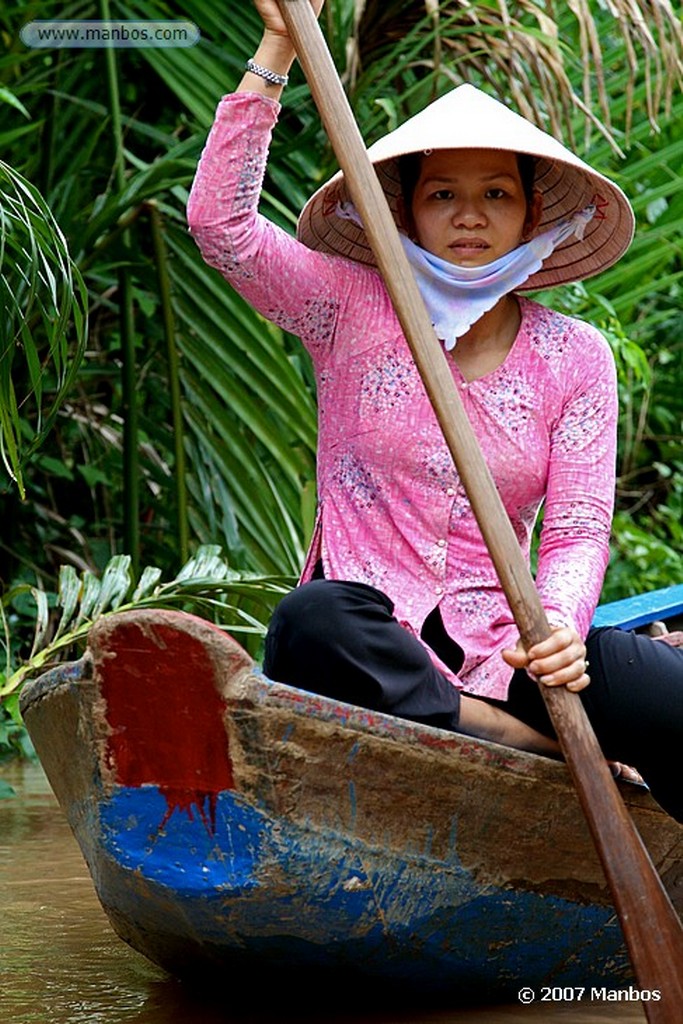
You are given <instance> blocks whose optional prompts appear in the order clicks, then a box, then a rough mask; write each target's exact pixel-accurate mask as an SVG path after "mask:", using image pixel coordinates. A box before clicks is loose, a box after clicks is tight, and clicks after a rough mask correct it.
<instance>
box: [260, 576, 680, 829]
mask: <svg viewBox="0 0 683 1024" xmlns="http://www.w3.org/2000/svg"><path fill="white" fill-rule="evenodd" d="M422 638H423V640H424V641H425V642H426V643H427V644H428V645H429V646H430V647H431V648H432V650H433V651H434V652H435V653H436V654H437V655H438V656H439V658H441V660H442V661H443V662H444V663H445V664H447V665H448V666H449V668H451V669H452V670H453V671H455V672H457V671H458V670H459V669H460V667H461V666H462V663H463V660H464V654H463V651H462V649H461V648H460V646H459V645H458V644H457V643H455V641H453V640H452V639H451V638H450V637H449V636H448V635H447V633H446V631H445V629H444V627H443V623H442V620H441V615H440V613H439V611H438V609H435V610H434V611H433V612H432V613H431V614H430V615H429V616H428V618H427V620H426V621H425V624H424V627H423V630H422ZM586 647H587V649H588V658H589V660H590V675H591V684H590V686H588V687H586V688H585V689H584V690H582V691H581V693H580V694H579V696H580V698H581V701H582V703H583V705H584V707H585V709H586V713H587V715H588V718H589V719H590V721H591V724H592V726H593V728H594V730H595V734H596V736H597V739H598V742H599V743H600V746H601V747H602V750H603V752H604V754H605V757H607V758H608V759H609V760H614V761H622V762H624V763H625V764H629V765H632V766H633V767H634V768H636V769H637V770H638V771H639V772H640V774H641V775H642V776H643V778H644V779H645V781H646V782H647V784H648V786H649V787H650V790H651V792H652V795H653V796H654V797H655V799H656V800H657V801H658V802H659V803H660V804H661V806H662V807H664V809H665V810H666V811H668V813H669V814H671V815H672V816H673V817H674V818H676V819H677V820H678V821H681V822H683V786H682V785H681V781H680V764H679V749H680V744H681V738H682V737H683V649H681V648H675V647H671V646H670V645H669V644H667V643H664V642H662V641H657V640H653V639H651V638H650V637H648V636H644V635H642V634H638V633H634V632H627V631H624V630H620V629H612V628H606V629H605V628H603V629H591V630H590V632H589V634H588V637H587V640H586ZM263 667H264V672H265V674H266V675H267V676H268V677H269V678H270V679H275V680H278V681H280V682H285V683H289V684H290V685H292V686H298V687H300V688H301V689H304V690H310V691H312V692H314V693H320V694H323V695H325V696H328V697H332V698H334V699H336V700H341V701H345V702H347V703H349V704H355V705H358V706H360V707H365V708H369V709H371V710H374V711H383V712H386V713H388V714H392V715H396V716H398V717H399V718H408V719H411V720H412V721H416V722H422V723H424V724H427V725H433V726H437V727H439V728H443V729H451V730H454V731H457V728H458V718H459V706H460V694H459V691H458V690H457V689H456V688H455V687H454V686H452V684H451V683H450V682H449V681H448V680H447V679H446V678H445V676H443V675H442V673H441V672H439V670H438V669H437V668H436V667H435V666H434V664H433V663H432V661H431V658H430V656H429V652H428V651H427V650H426V649H425V647H424V646H423V645H422V644H421V643H419V642H418V641H417V640H416V639H415V637H414V636H412V635H411V634H410V633H409V632H408V631H407V630H406V629H404V628H403V627H402V626H401V625H400V623H399V622H398V620H397V619H396V618H394V615H393V605H392V602H391V601H390V599H389V598H388V597H387V596H386V594H383V593H382V592H381V591H379V590H376V589H375V588H374V587H370V586H367V585H366V584H364V583H354V582H347V581H339V580H313V581H311V582H310V583H305V584H303V585H302V586H299V587H297V588H296V589H295V590H293V591H292V592H291V593H289V594H288V595H287V596H286V597H285V598H284V599H283V600H282V601H281V602H280V604H279V605H278V607H277V608H276V610H275V614H274V615H273V619H272V622H271V624H270V628H269V630H268V635H267V637H266V649H265V659H264V666H263ZM491 703H494V704H496V705H497V706H498V707H501V708H503V709H504V710H505V711H507V712H508V713H509V714H511V715H514V716H515V717H516V718H518V719H520V720H521V721H523V722H525V723H526V724H527V725H530V726H532V727H533V728H535V729H537V730H538V731H539V732H541V733H543V734H544V735H546V736H551V737H554V735H555V733H554V730H553V727H552V724H551V722H550V718H549V716H548V713H547V711H546V707H545V703H544V701H543V697H542V696H541V693H540V692H539V689H538V686H537V684H536V683H535V682H534V681H533V680H532V679H530V678H529V676H528V675H527V673H526V672H525V671H523V670H522V671H517V672H515V673H514V675H513V677H512V682H511V685H510V689H509V692H508V697H507V700H505V701H491Z"/></svg>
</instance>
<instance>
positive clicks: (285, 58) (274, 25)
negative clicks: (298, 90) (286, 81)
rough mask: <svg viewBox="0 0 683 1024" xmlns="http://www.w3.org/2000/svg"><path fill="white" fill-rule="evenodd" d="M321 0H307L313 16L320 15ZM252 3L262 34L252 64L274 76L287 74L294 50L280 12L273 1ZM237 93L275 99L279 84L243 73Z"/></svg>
mask: <svg viewBox="0 0 683 1024" xmlns="http://www.w3.org/2000/svg"><path fill="white" fill-rule="evenodd" d="M324 2H325V0H311V7H312V8H313V10H314V11H315V14H316V17H317V16H318V15H319V14H320V11H321V10H322V7H323V4H324ZM254 5H255V7H256V9H257V11H258V12H259V14H260V15H261V18H262V20H263V36H262V37H261V42H260V43H259V45H258V48H257V50H256V53H254V55H253V60H254V63H255V64H260V65H261V66H262V67H265V68H268V69H269V70H270V71H274V72H275V73H276V74H278V75H287V74H289V69H290V68H291V66H292V64H293V62H294V57H295V52H294V46H293V44H292V41H291V39H290V38H289V32H288V31H287V26H286V25H285V20H284V18H283V17H282V14H281V13H280V6H279V4H278V3H277V0H254ZM237 92H257V93H261V94H262V95H264V96H269V97H270V98H271V99H274V100H278V99H279V98H280V94H281V92H282V86H281V85H279V84H276V85H274V84H273V83H272V82H269V81H266V80H264V79H263V77H262V76H259V75H254V74H252V73H251V72H247V73H246V75H245V76H244V78H243V79H242V81H241V82H240V84H239V85H238V87H237Z"/></svg>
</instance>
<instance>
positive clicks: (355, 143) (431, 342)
mask: <svg viewBox="0 0 683 1024" xmlns="http://www.w3.org/2000/svg"><path fill="white" fill-rule="evenodd" d="M279 3H280V8H281V11H282V15H283V17H284V19H285V23H286V25H287V28H288V31H289V35H290V38H291V39H292V41H293V44H294V46H295V48H296V51H297V55H298V59H299V63H300V64H301V66H302V68H303V70H304V73H305V75H306V79H307V81H308V85H309V88H310V90H311V93H312V95H313V99H314V100H315V103H316V105H317V107H318V111H319V113H320V116H321V119H322V122H323V125H324V126H325V129H326V131H327V134H328V136H329V138H330V141H331V143H332V145H333V147H334V151H335V153H336V156H337V160H338V161H339V165H340V167H341V169H342V170H343V172H344V175H345V177H346V181H347V183H348V188H349V192H350V194H351V197H352V198H353V202H354V204H355V206H356V208H357V209H358V212H359V214H360V217H361V220H362V222H363V225H364V226H365V233H366V235H367V237H368V241H369V242H370V245H371V247H372V250H373V252H374V254H375V259H376V260H377V264H378V266H379V268H380V271H381V273H382V276H383V278H384V281H385V284H386V286H387V289H388V291H389V294H390V296H391V299H392V302H393V304H394V308H395V310H396V313H397V316H398V318H399V320H400V322H401V326H402V327H403V331H404V333H405V336H406V338H407V341H408V344H409V346H410V349H411V352H412V354H413V358H414V359H415V363H416V365H417V368H418V371H419V373H420V376H421V378H422V381H423V383H424V386H425V388H426V390H427V393H428V395H429V397H430V400H431V403H432V405H433V407H434V411H435V413H436V416H437V419H438V421H439V423H440V425H441V429H442V431H443V434H444V437H445V439H446V443H447V444H448V447H449V449H450V452H451V455H452V457H453V461H454V463H455V466H456V468H457V471H458V473H459V475H460V479H461V480H462V482H463V486H464V487H465V490H466V492H467V496H468V498H469V501H470V504H471V505H472V509H473V511H474V514H475V516H476V518H477V522H478V524H479V527H480V529H481V532H482V534H483V537H484V540H485V543H486V546H487V548H488V551H489V554H490V556H491V558H492V560H493V563H494V565H495V568H496V572H497V573H498V577H499V579H500V582H501V586H502V587H503V590H504V592H505V595H506V597H507V600H508V602H509V604H510V608H511V609H512V613H513V615H514V618H515V622H516V624H517V626H518V628H519V632H520V636H521V637H522V640H523V642H524V644H525V646H526V647H527V648H529V647H531V646H533V644H536V643H539V642H540V641H542V640H545V639H546V638H547V637H548V636H549V635H550V627H549V625H548V620H547V618H546V616H545V612H544V610H543V607H542V605H541V602H540V599H539V596H538V593H537V591H536V587H535V585H534V582H533V579H532V576H531V573H530V570H529V567H528V566H527V564H526V561H525V559H524V555H523V553H522V551H521V548H520V546H519V543H518V541H517V537H516V535H515V533H514V530H513V528H512V524H511V523H510V520H509V518H508V516H507V513H506V511H505V508H504V506H503V504H502V502H501V499H500V496H499V494H498V491H497V490H496V486H495V484H494V482H493V479H492V477H491V475H490V473H489V471H488V467H487V466H486V463H485V461H484V458H483V456H482V454H481V451H480V449H479V445H478V442H477V439H476V437H475V435H474V431H473V430H472V427H471V425H470V422H469V419H468V418H467V414H466V412H465V410H464V408H463V405H462V402H461V400H460V396H459V394H458V392H457V389H456V388H455V387H454V385H453V380H452V377H451V374H450V371H449V368H448V364H447V362H446V356H445V353H444V352H443V350H442V347H441V345H440V344H439V342H438V340H437V338H436V335H435V333H434V329H433V327H432V324H431V322H430V320H429V317H428V315H427V311H426V309H425V306H424V303H423V301H422V296H421V295H420V293H419V291H418V288H417V285H416V283H415V279H414V277H413V273H412V271H411V269H410V266H409V264H408V261H407V258H406V256H405V254H404V252H403V247H402V246H401V244H400V241H399V236H398V230H397V228H396V225H395V223H394V219H393V217H392V215H391V212H390V210H389V206H388V204H387V201H386V198H385V196H384V193H383V191H382V189H381V187H380V184H379V181H378V179H377V176H376V174H375V170H374V168H373V166H372V164H371V163H370V161H369V160H368V157H367V154H366V149H365V144H364V142H363V139H362V137H361V135H360V131H359V129H358V126H357V125H356V122H355V120H354V117H353V113H352V111H351V108H350V106H349V104H348V101H347V98H346V94H345V93H344V90H343V88H342V85H341V82H340V81H339V77H338V75H337V71H336V68H335V66H334V62H333V61H332V57H331V55H330V53H329V50H328V48H327V44H326V42H325V39H324V37H323V34H322V32H321V30H320V28H319V26H318V22H317V19H316V17H315V14H314V12H313V10H312V8H311V6H310V3H309V0H279ZM539 686H540V690H541V693H542V694H543V699H544V700H545V703H546V705H547V707H548V711H549V714H550V717H551V720H552V723H553V725H554V727H555V731H556V733H557V736H558V739H559V742H560V745H561V748H562V752H563V754H564V756H565V759H566V762H567V765H568V766H569V770H570V772H571V775H572V778H573V781H574V785H575V787H576V790H577V794H578V797H579V800H580V802H581V806H582V808H583V812H584V814H585V816H586V818H587V820H588V825H589V827H590V830H591V833H592V835H593V840H594V842H595V845H596V847H597V851H598V854H599V856H600V860H601V862H602V866H603V870H604V872H605V876H606V878H607V881H608V884H609V886H610V889H611V893H612V899H613V902H614V906H615V908H616V910H617V913H618V915H619V920H620V922H621V927H622V931H623V934H624V938H625V940H626V944H627V947H628V950H629V953H630V956H631V961H632V964H633V968H634V971H635V975H636V978H637V981H638V984H639V987H640V989H641V990H648V991H650V992H652V993H653V998H652V999H651V1000H644V1007H645V1011H646V1014H647V1017H648V1020H649V1021H651V1022H654V1024H678V1022H679V1021H680V1020H681V1016H680V1015H681V1012H682V1009H681V1008H682V1007H683V928H681V922H680V920H679V918H678V916H677V914H676V912H675V910H674V908H673V907H672V905H671V902H670V901H669V898H668V896H667V893H666V890H665V889H664V886H663V885H662V882H661V880H660V878H659V876H658V874H657V872H656V870H655V868H654V865H653V864H652V861H651V860H650V857H649V855H648V852H647V850H646V848H645V846H644V844H643V842H642V840H641V838H640V836H639V835H638V833H637V831H636V829H635V827H634V825H633V822H632V820H631V817H630V815H629V813H628V811H627V809H626V807H625V805H624V802H623V800H622V799H621V796H620V794H619V791H618V789H617V787H616V785H615V783H614V780H613V778H612V775H611V772H610V770H609V768H608V767H607V764H606V761H605V758H604V756H603V754H602V752H601V750H600V746H599V744H598V742H597V739H596V737H595V734H594V732H593V729H592V727H591V725H590V722H589V721H588V719H587V717H586V714H585V711H584V709H583V705H582V704H581V701H580V699H579V698H578V696H577V695H576V694H573V693H571V692H570V691H568V690H567V689H566V688H565V687H557V688H552V689H551V688H548V687H546V686H543V685H541V684H539ZM655 992H656V993H658V994H659V996H660V997H659V998H657V996H656V995H654V993H655Z"/></svg>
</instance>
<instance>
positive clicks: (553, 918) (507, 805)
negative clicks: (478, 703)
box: [22, 613, 683, 999]
mask: <svg viewBox="0 0 683 1024" xmlns="http://www.w3.org/2000/svg"><path fill="white" fill-rule="evenodd" d="M135 615H137V616H138V617H137V618H135V617H133V618H132V619H131V618H129V619H127V620H126V621H125V623H124V626H125V628H123V626H122V627H121V628H120V629H118V631H117V629H116V628H110V629H109V631H108V632H106V631H103V634H102V635H101V636H99V638H98V637H97V636H96V637H95V638H94V639H93V641H92V642H91V653H90V655H89V656H88V658H86V660H85V661H84V662H82V663H77V664H76V665H75V666H71V667H67V668H64V669H59V670H56V671H55V672H53V673H50V674H48V675H47V676H45V677H43V678H42V680H38V681H37V683H36V684H33V686H32V687H29V688H28V689H27V691H26V693H25V695H24V699H23V705H22V706H23V712H24V716H25V720H26V722H27V726H28V728H29V731H30V732H31V735H32V737H33V739H34V743H35V744H36V748H37V750H38V752H39V755H40V757H41V760H42V762H43V765H44V767H45V769H46V772H47V774H48V777H49V778H50V781H51V783H52V786H53V788H54V789H55V792H56V794H57V796H58V798H59V800H60V803H61V804H62V806H63V808H64V810H65V812H66V814H67V815H68V817H69V820H70V822H71V825H72V827H73V829H74V832H75V834H76V836H77V838H78V841H79V843H80V845H81V848H82V850H83V853H84V856H85V858H86V861H87V863H88V866H89V869H90V872H91V874H92V877H93V881H94V884H95V888H96V890H97V893H98V896H99V898H100V900H101V902H102V905H103V907H104V908H105V910H106V912H107V914H108V915H109V918H110V920H111V922H112V925H113V927H114V928H115V930H116V931H117V933H118V934H119V935H120V936H121V938H123V939H124V940H125V941H126V942H128V943H130V944H131V945H132V946H133V947H134V948H135V949H137V950H139V951H140V952H141V953H143V954H144V955H146V956H147V957H149V958H150V959H152V960H153V961H154V962H156V963H158V964H160V965H161V966H163V967H164V968H166V969H167V970H169V971H171V972H172V973H174V974H191V973H194V972H203V973H206V972H207V971H208V972H209V973H211V972H212V971H213V972H215V973H216V975H217V976H218V977H223V972H224V971H225V970H226V969H231V968H232V969H239V968H241V967H242V966H243V965H244V966H246V965H249V966H255V965H256V966H259V967H261V968H263V967H264V966H265V967H267V968H268V970H271V971H272V970H276V969H278V968H283V969H286V970H287V971H290V972H291V971H295V970H298V969H301V970H304V971H306V972H309V973H308V975H307V977H308V978H309V980H310V971H311V970H312V969H315V970H316V971H319V972H325V971H328V970H329V971H334V972H342V973H343V974H344V976H345V977H349V976H352V975H356V976H358V977H361V978H364V979H366V980H375V981H377V982H378V983H380V984H384V983H386V982H387V981H391V982H392V987H395V986H397V985H399V984H400V985H402V986H405V987H407V988H412V989H417V990H419V991H422V992H430V993H432V994H435V993H439V992H444V993H446V992H449V993H450V992H452V993H455V994H456V995H457V997H458V998H468V999H471V998H482V999H491V998H494V997H500V998H510V997H513V998H514V996H515V995H516V993H517V991H518V990H519V989H520V988H521V987H522V986H531V987H532V988H537V989H538V988H540V987H541V986H543V985H565V986H566V985H571V986H591V985H607V986H609V987H610V988H615V987H617V986H619V985H624V986H626V985H630V984H632V983H633V980H634V979H633V976H632V972H631V968H630V964H629V960H628V957H627V954H626V952H625V949H624V944H623V939H622V935H621V930H620V928H619V925H618V923H617V921H616V917H615V914H614V910H613V908H612V906H611V904H610V899H609V893H608V891H607V886H606V883H605V881H604V878H603V877H602V872H601V869H600V866H599V864H598V862H597V858H596V855H595V853H594V850H593V846H592V841H591V839H590V836H589V835H588V833H587V829H586V827H585V825H584V822H583V817H582V814H581V812H580V810H579V807H578V804H577V802H576V799H575V796H574V794H573V792H572V788H571V785H570V782H569V780H568V777H567V773H566V770H565V768H564V766H563V765H562V764H560V763H557V762H553V761H548V760H546V759H544V758H537V757H534V756H533V755H529V754H525V753H522V752H518V751H512V750H509V749H508V748H504V747H498V746H495V745H492V744H486V743H480V742H479V741H473V740H471V739H468V738H466V737H461V736H457V735H455V734H451V733H445V732H441V731H440V730H433V729H428V728H426V727H421V726H418V725H414V724H411V723H406V722H399V721H398V720H395V719H391V718H388V717H386V716H382V715H375V714H372V713H370V712H365V711H362V710H360V709H353V708H349V707H347V706H344V705H339V704H335V703H334V702H329V701H326V700H324V699H322V698H319V697H313V696H312V695H309V694H304V693H303V692H301V691H298V690H295V689H292V688H290V687H285V686H282V685H279V684H272V683H270V682H269V681H268V680H266V679H265V678H264V677H263V676H262V675H260V674H259V673H258V671H256V670H255V668H254V666H253V665H251V663H250V662H249V659H247V658H246V656H245V655H244V654H243V652H240V649H239V648H237V645H235V644H234V641H231V640H230V639H229V638H226V637H224V636H223V635H220V636H216V634H215V631H214V632H212V627H208V626H207V625H206V624H204V623H199V620H193V619H192V618H191V617H189V616H180V615H178V614H177V613H135ZM141 615H142V619H140V616H141ZM155 630H156V633H155ZM188 631H189V633H190V634H191V637H192V644H190V643H189V641H188V639H187V632H188ZM157 634H158V635H157ZM162 634H163V636H162ZM144 644H148V645H149V644H151V648H150V651H149V658H150V661H149V664H153V665H154V666H155V668H154V672H155V674H156V675H158V676H159V686H160V687H161V697H160V701H161V703H159V704H158V705H154V700H155V698H154V695H153V693H152V687H153V686H154V685H155V682H154V680H153V679H151V678H149V676H144V678H143V679H142V680H141V678H140V665H141V664H144V663H145V661H144V658H145V655H144V652H143V646H144ZM224 644H228V645H232V646H231V647H230V646H228V647H226V648H225V649H224V648H223V646H222V645H224ZM174 645H175V646H174ZM205 649H206V650H209V651H210V652H211V656H210V657H206V658H204V655H203V653H202V652H203V651H204V650H205ZM181 655H183V656H184V657H181ZM231 659H232V660H231ZM187 663H191V665H192V668H191V670H190V671H189V672H188V671H187V667H186V666H187ZM180 666H184V667H182V668H181V667H180ZM226 666H227V667H226ZM216 694H218V695H219V699H218V698H217V697H216ZM174 701H177V703H174ZM167 705H168V706H170V707H171V711H170V712H169V713H168V714H167V717H166V719H165V720H164V722H163V723H162V718H163V715H164V713H165V712H164V711H163V710H162V709H165V708H166V707H167ZM150 706H151V707H153V708H154V707H156V708H157V710H156V712H150ZM200 706H201V707H202V708H203V709H204V710H205V709H206V708H207V707H208V708H209V710H210V713H204V711H202V714H201V715H200V714H199V711H198V709H199V708H200ZM145 714H147V715H148V717H149V718H150V721H149V723H148V725H147V726H145V724H144V722H145ZM202 715H203V717H202ZM162 724H165V725H166V727H165V728H162ZM176 727H177V732H176V734H174V735H170V733H171V732H172V731H173V729H176ZM195 727H196V728H195ZM193 729H195V732H196V735H193ZM193 744H194V746H193ZM193 750H196V756H195V755H193V756H195V757H196V764H195V760H193V757H189V755H188V751H189V752H190V753H192V751H193ZM195 776H196V781H192V780H194V779H195ZM214 777H215V778H216V779H218V780H220V785H218V784H217V785H212V782H211V780H212V779H213V778H214ZM188 779H189V780H190V781H188ZM131 780H135V782H134V783H133V782H131ZM627 800H628V803H629V807H630V808H631V810H632V813H633V814H634V816H635V817H636V822H637V825H638V827H639V830H640V832H641V835H643V838H644V840H645V841H646V844H647V845H648V848H649V850H650V853H651V856H652V857H653V861H654V862H655V865H656V866H657V867H658V869H659V870H660V872H661V873H662V875H663V877H664V878H665V881H666V884H667V886H668V887H669V890H670V892H671V893H672V894H675V893H676V892H677V891H680V887H681V885H682V884H683V870H682V869H681V866H680V865H681V861H682V860H683V857H682V856H681V854H682V853H683V835H682V833H683V829H681V827H680V826H679V825H677V824H676V823H675V822H672V821H671V819H669V818H667V816H666V815H664V814H663V813H662V812H661V811H660V810H659V809H658V808H657V807H656V805H655V804H654V802H653V801H652V800H651V799H650V797H649V796H648V795H647V794H646V793H642V792H637V791H636V790H635V788H634V787H630V790H629V792H628V793H627Z"/></svg>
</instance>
